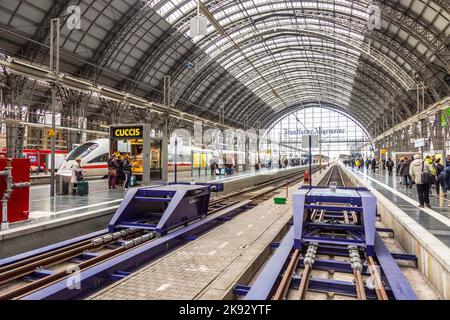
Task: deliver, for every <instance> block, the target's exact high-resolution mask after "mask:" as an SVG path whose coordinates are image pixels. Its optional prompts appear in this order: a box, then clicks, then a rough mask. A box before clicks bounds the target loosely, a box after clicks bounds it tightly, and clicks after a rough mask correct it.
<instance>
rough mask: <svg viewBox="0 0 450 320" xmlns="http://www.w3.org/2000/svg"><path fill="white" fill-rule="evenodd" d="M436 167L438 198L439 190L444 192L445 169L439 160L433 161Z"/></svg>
mask: <svg viewBox="0 0 450 320" xmlns="http://www.w3.org/2000/svg"><path fill="white" fill-rule="evenodd" d="M434 165H435V167H436V195H437V196H439V194H440V189H441V187H442V192H444V169H445V167H444V166H443V165H442V164H441V160H440V159H436V160H435V161H434Z"/></svg>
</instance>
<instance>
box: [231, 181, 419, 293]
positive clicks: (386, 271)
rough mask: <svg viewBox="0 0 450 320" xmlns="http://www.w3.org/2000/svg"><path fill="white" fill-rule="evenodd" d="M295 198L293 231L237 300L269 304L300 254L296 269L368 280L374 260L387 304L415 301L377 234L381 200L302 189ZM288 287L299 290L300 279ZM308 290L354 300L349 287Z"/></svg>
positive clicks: (315, 285) (327, 284)
mask: <svg viewBox="0 0 450 320" xmlns="http://www.w3.org/2000/svg"><path fill="white" fill-rule="evenodd" d="M292 198H293V201H292V203H293V208H292V211H293V222H294V226H293V228H291V230H290V231H289V232H288V233H287V234H286V236H285V237H284V239H283V241H282V242H281V243H280V244H279V245H278V246H277V249H276V251H275V253H274V254H273V256H272V257H271V259H270V260H269V262H268V263H267V264H266V266H265V267H264V269H263V270H262V272H261V273H260V275H259V276H258V278H257V279H256V281H255V282H254V283H253V285H252V286H251V287H245V286H238V287H236V288H235V293H236V294H243V295H245V299H246V300H267V299H271V298H272V296H273V295H274V293H275V291H276V286H277V284H278V283H280V281H281V277H282V275H283V270H284V268H285V267H286V265H287V264H288V261H290V259H291V258H292V256H293V255H292V253H293V251H298V252H300V256H299V260H298V262H297V264H298V265H297V266H298V267H304V265H305V264H306V263H308V264H309V265H310V267H311V268H312V269H317V270H332V271H338V272H344V273H350V274H351V273H353V272H354V270H355V268H358V270H360V272H361V273H362V274H364V275H366V276H369V275H370V270H369V262H368V261H369V260H373V261H375V262H377V267H378V268H379V269H380V275H381V278H382V281H383V283H384V287H385V288H384V289H385V291H386V294H387V295H388V298H390V299H397V300H415V299H417V297H416V295H415V293H414V291H413V290H412V289H411V287H410V285H409V283H408V281H407V280H406V278H405V277H404V275H403V273H402V271H401V270H400V268H399V266H398V265H397V262H396V261H395V259H394V256H395V257H399V256H401V255H399V254H394V255H392V254H391V253H390V252H389V250H388V249H387V247H386V245H385V244H384V242H383V240H382V239H381V237H380V236H379V235H378V233H377V229H376V226H375V223H376V214H377V207H376V206H377V199H376V197H375V196H374V195H373V194H372V193H371V192H370V191H369V190H368V189H366V188H345V187H342V188H336V189H331V188H323V187H311V186H303V187H301V188H300V189H299V190H298V191H296V192H295V193H294V194H293V196H292ZM326 257H344V259H345V258H347V260H330V259H329V258H326ZM290 287H291V288H293V289H296V288H298V287H299V279H298V278H296V277H292V279H291V280H290ZM308 289H309V290H311V291H317V292H335V293H339V294H342V295H348V296H356V287H355V284H354V283H352V282H348V281H338V280H332V279H322V278H314V277H311V278H310V279H309V287H308ZM364 290H365V293H366V295H367V297H368V298H369V299H376V298H377V295H376V294H375V293H376V292H375V290H374V288H371V287H369V286H364Z"/></svg>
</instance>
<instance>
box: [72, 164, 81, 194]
mask: <svg viewBox="0 0 450 320" xmlns="http://www.w3.org/2000/svg"><path fill="white" fill-rule="evenodd" d="M80 163H81V159H80V158H76V159H75V162H74V164H73V166H72V178H71V179H70V182H71V183H72V194H76V193H77V187H78V182H80V181H82V180H83V171H82V169H81V165H80Z"/></svg>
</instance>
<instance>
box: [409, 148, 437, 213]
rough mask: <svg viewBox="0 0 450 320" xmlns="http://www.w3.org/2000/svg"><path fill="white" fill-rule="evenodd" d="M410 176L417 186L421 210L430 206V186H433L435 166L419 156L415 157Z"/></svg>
mask: <svg viewBox="0 0 450 320" xmlns="http://www.w3.org/2000/svg"><path fill="white" fill-rule="evenodd" d="M409 175H410V176H411V178H412V180H413V181H414V182H415V183H416V186H417V195H418V198H419V208H424V206H427V207H428V208H431V205H430V185H431V184H433V181H434V179H435V178H434V175H433V166H432V165H431V164H430V163H428V161H427V160H426V159H425V160H422V159H421V156H420V155H419V154H416V155H414V161H413V162H411V165H410V167H409Z"/></svg>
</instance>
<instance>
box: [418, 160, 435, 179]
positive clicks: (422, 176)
mask: <svg viewBox="0 0 450 320" xmlns="http://www.w3.org/2000/svg"><path fill="white" fill-rule="evenodd" d="M424 169H425V161H423V162H422V174H421V175H420V178H421V181H422V184H434V182H435V179H434V176H433V175H432V174H431V173H429V172H428V169H427V172H424Z"/></svg>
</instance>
